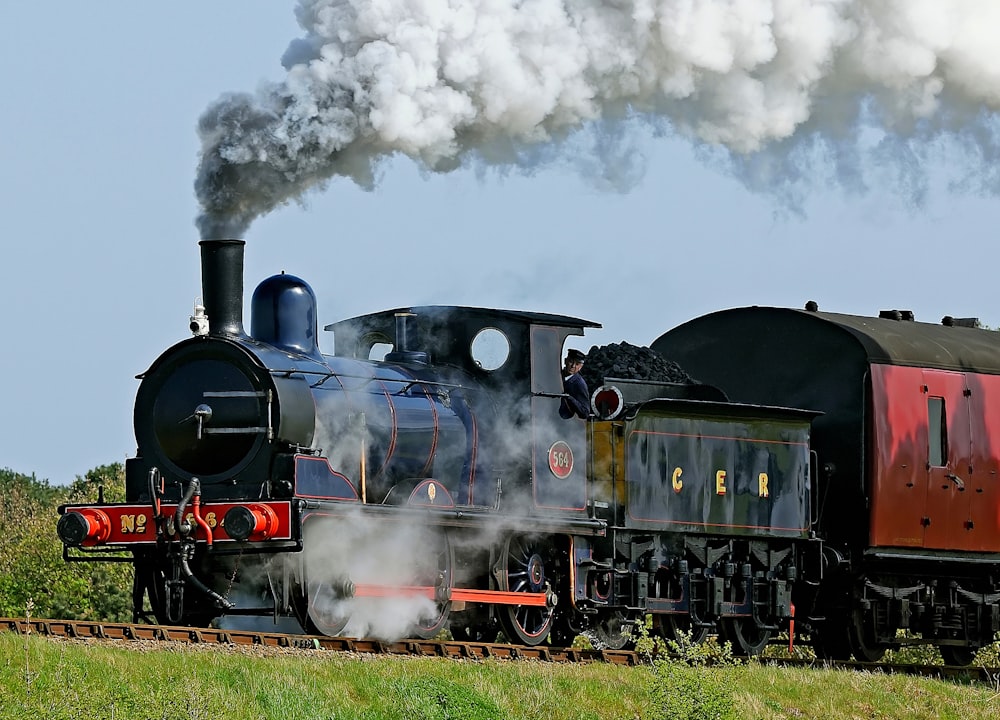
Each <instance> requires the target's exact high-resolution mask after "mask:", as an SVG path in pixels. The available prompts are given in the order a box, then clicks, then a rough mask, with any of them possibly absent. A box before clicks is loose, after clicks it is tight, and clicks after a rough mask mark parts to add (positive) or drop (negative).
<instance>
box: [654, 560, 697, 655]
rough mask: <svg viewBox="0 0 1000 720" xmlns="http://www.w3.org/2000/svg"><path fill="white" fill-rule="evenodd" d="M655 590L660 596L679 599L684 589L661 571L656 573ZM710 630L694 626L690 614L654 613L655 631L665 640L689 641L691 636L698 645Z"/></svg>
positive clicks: (657, 595)
mask: <svg viewBox="0 0 1000 720" xmlns="http://www.w3.org/2000/svg"><path fill="white" fill-rule="evenodd" d="M653 592H655V593H656V597H658V598H673V599H677V598H679V597H680V596H681V593H682V592H683V591H682V590H681V588H680V585H679V584H678V583H677V581H676V580H674V579H672V578H671V577H670V576H669V575H667V573H665V572H663V571H660V572H659V573H657V575H656V584H655V585H654V587H653ZM708 630H709V629H708V628H707V627H692V626H691V616H690V615H681V614H679V613H654V615H653V632H654V633H655V634H657V635H659V636H660V637H662V638H663V639H664V640H673V641H675V642H687V640H688V638H690V641H691V643H692V644H694V645H697V644H699V643H702V642H704V641H705V638H707V637H708Z"/></svg>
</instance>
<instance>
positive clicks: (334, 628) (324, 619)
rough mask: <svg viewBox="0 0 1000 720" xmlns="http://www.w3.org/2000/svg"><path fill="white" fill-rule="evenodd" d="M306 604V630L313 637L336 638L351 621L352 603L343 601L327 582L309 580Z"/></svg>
mask: <svg viewBox="0 0 1000 720" xmlns="http://www.w3.org/2000/svg"><path fill="white" fill-rule="evenodd" d="M306 603H307V605H306V608H307V609H306V614H305V615H306V616H305V629H306V631H307V632H309V633H312V634H313V635H329V636H331V637H336V636H337V635H340V633H342V632H343V631H344V628H345V627H347V623H348V621H349V620H350V619H351V614H350V611H349V609H348V606H349V605H350V601H349V600H345V599H343V598H342V596H341V594H340V593H339V592H337V591H336V590H335V589H334V588H333V587H332V586H331V585H330V583H328V582H326V581H325V580H309V582H308V584H307V586H306Z"/></svg>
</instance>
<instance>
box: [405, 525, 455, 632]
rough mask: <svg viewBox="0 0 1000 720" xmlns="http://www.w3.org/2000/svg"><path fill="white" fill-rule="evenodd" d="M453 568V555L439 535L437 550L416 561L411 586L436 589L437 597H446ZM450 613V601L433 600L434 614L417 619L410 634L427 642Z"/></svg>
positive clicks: (444, 539) (448, 544)
mask: <svg viewBox="0 0 1000 720" xmlns="http://www.w3.org/2000/svg"><path fill="white" fill-rule="evenodd" d="M454 566H455V555H454V552H453V551H452V549H451V543H450V542H448V536H447V535H439V536H438V539H437V550H436V552H431V553H429V554H428V555H425V556H422V558H421V559H420V560H419V561H418V567H417V568H416V570H415V574H414V578H413V584H414V585H418V586H430V587H436V588H438V591H439V597H442V598H443V597H447V595H446V593H447V591H448V589H449V588H451V584H452V583H451V581H452V576H453V572H454ZM450 612H451V601H450V600H441V599H437V598H435V600H434V612H433V613H431V614H429V615H427V616H424V617H420V618H418V619H417V621H416V622H415V623H414V624H413V626H412V627H411V628H410V632H411V633H412V634H413V635H414V636H415V637H418V638H422V639H424V640H428V639H430V638H432V637H434V636H435V635H437V634H438V633H439V632H441V629H442V628H443V627H444V626H445V624H446V623H447V622H448V615H449V614H450Z"/></svg>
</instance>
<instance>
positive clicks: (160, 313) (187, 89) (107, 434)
mask: <svg viewBox="0 0 1000 720" xmlns="http://www.w3.org/2000/svg"><path fill="white" fill-rule="evenodd" d="M294 8H295V3H293V2H291V1H290V0H285V1H279V0H268V1H265V0H212V1H211V2H207V3H206V2H192V1H190V0H177V1H176V2H173V3H166V4H162V3H161V4H157V5H150V4H147V3H135V2H123V1H121V0H106V1H105V2H99V3H86V4H85V3H73V2H56V3H33V2H24V1H23V0H22V1H19V2H18V1H11V2H6V3H4V4H3V5H2V7H0V38H2V40H0V60H2V63H3V66H4V67H5V68H7V72H6V73H5V82H4V85H3V112H2V113H0V138H2V141H0V191H2V192H0V197H2V198H3V199H4V202H3V206H2V210H0V239H2V251H0V264H2V268H3V270H4V274H3V275H4V278H3V280H2V281H0V299H2V301H3V307H4V310H5V319H6V321H7V322H6V323H5V327H6V332H5V333H4V336H5V339H4V341H3V351H2V352H0V370H2V372H0V377H2V380H0V382H2V388H3V404H2V407H3V409H4V412H3V413H2V416H0V417H2V419H0V467H7V468H10V469H13V470H15V471H17V472H22V473H29V474H30V473H36V474H37V475H38V476H39V477H40V478H46V479H48V480H50V481H51V482H53V483H56V484H63V483H67V482H69V481H71V480H72V479H73V478H74V477H75V476H76V475H82V474H84V473H85V472H86V471H87V470H88V469H90V468H92V467H95V466H97V465H101V464H105V463H111V462H120V461H124V460H125V458H126V457H129V456H131V455H133V454H134V453H135V440H134V436H133V433H132V407H133V401H134V397H135V391H136V389H137V387H138V381H137V380H135V375H137V374H139V373H141V372H142V371H144V370H145V369H146V368H147V367H148V366H149V365H150V364H151V363H152V362H153V361H154V360H155V359H156V357H157V356H158V355H159V354H160V353H161V352H162V351H164V350H165V349H166V348H168V347H169V346H170V345H171V344H173V343H175V342H177V341H180V340H182V339H184V338H185V337H187V336H188V330H187V325H188V316H189V315H190V314H191V311H192V306H193V304H194V301H195V298H196V297H198V296H199V295H200V292H201V289H200V270H199V254H198V245H197V243H198V240H199V236H198V232H197V230H196V228H195V226H194V218H195V216H196V214H197V212H198V205H197V202H196V200H195V196H194V191H193V182H194V177H195V168H196V165H197V161H198V153H199V148H200V143H199V139H198V137H197V134H196V124H197V121H198V118H199V116H200V115H201V113H202V112H203V110H204V109H205V108H206V107H207V106H208V105H209V103H211V102H212V101H213V100H215V99H216V98H217V97H219V96H220V95H221V94H222V93H225V92H230V91H253V90H254V89H255V88H256V87H257V85H258V84H259V83H260V82H261V81H264V80H271V81H281V80H282V79H283V78H284V76H285V70H284V69H283V68H282V66H281V63H280V60H281V57H282V55H283V53H284V52H285V49H286V48H287V47H288V45H289V43H290V42H291V41H292V40H293V39H295V38H297V37H300V36H301V35H302V30H301V29H300V28H299V27H298V25H297V24H296V20H295V15H294ZM994 37H995V35H994ZM625 136H626V137H627V138H628V139H629V141H630V142H633V143H634V144H635V146H636V148H637V149H638V150H639V151H640V152H641V159H642V164H643V165H644V166H645V172H644V173H643V174H641V176H639V179H638V181H637V182H636V183H635V184H634V187H632V188H631V189H630V190H628V191H627V192H619V191H612V190H604V189H600V188H598V187H596V186H595V185H597V184H598V183H594V182H593V181H592V180H591V179H590V178H588V177H587V175H588V173H587V172H586V171H585V172H584V173H583V174H581V172H580V171H579V169H578V168H579V164H580V163H579V162H578V161H579V159H580V158H567V157H565V155H566V154H567V153H565V152H564V153H563V160H562V161H559V162H555V163H547V164H545V165H544V166H542V167H540V168H538V169H536V170H535V171H533V172H528V171H525V170H523V169H518V170H512V171H508V172H497V171H486V172H477V171H476V170H474V169H469V168H459V169H457V170H454V171H452V172H449V173H444V174H435V173H429V172H427V171H425V170H423V169H421V167H420V166H418V164H416V163H415V162H414V161H412V160H410V159H408V158H405V157H398V158H396V159H393V160H391V161H390V162H388V163H386V164H385V165H384V166H383V167H382V170H381V173H380V177H379V182H378V183H377V185H376V187H375V189H374V190H372V191H365V190H362V189H360V188H358V187H357V186H356V185H354V184H352V183H351V182H350V181H348V180H345V179H336V180H334V181H332V182H330V183H329V185H328V186H327V187H326V188H324V189H320V190H317V191H313V192H310V193H309V194H308V195H307V196H306V199H305V203H304V204H302V205H300V204H294V203H293V204H290V205H287V206H284V207H280V208H278V209H277V210H275V211H274V212H272V213H270V214H268V215H266V216H264V217H263V218H261V219H259V220H258V221H256V222H255V223H254V224H253V225H252V226H251V227H250V229H249V231H248V232H247V233H246V235H245V238H244V239H245V240H246V241H247V246H246V277H245V280H246V286H245V299H246V301H247V303H248V302H249V298H250V295H251V293H252V290H253V288H254V287H255V285H256V284H257V283H258V282H259V281H260V280H262V279H264V278H265V277H267V276H268V275H271V274H273V273H277V272H281V271H282V270H284V271H286V272H288V273H292V274H295V275H299V276H300V277H302V278H304V279H305V280H307V281H308V282H309V283H311V285H312V286H313V288H314V290H315V291H316V294H317V296H318V298H319V308H320V324H321V326H322V325H324V324H327V323H330V322H334V321H337V320H341V319H343V318H346V317H350V316H352V315H356V314H362V313H368V312H374V311H378V310H383V309H387V308H392V307H397V306H406V305H423V304H463V305H475V306H488V307H505V308H511V309H525V310H536V311H542V312H551V313H561V314H566V315H573V316H577V317H581V318H585V319H588V320H593V321H596V322H599V323H601V324H602V325H603V329H601V330H597V331H591V332H589V333H588V335H587V336H586V337H584V338H579V339H576V341H575V342H574V343H573V344H574V345H575V346H577V347H580V348H581V349H583V350H585V351H586V350H587V349H589V348H590V346H591V345H595V344H596V345H602V344H606V343H610V342H618V341H623V340H624V341H627V342H630V343H633V344H636V345H648V344H649V343H651V342H652V341H653V340H655V339H656V338H657V337H658V336H659V335H660V334H661V333H662V332H664V331H666V330H667V329H669V328H671V327H673V326H675V325H677V324H679V323H681V322H684V321H686V320H688V319H690V318H692V317H696V316H698V315H700V314H703V313H706V312H710V311H713V310H718V309H724V308H729V307H736V306H743V305H778V306H788V307H801V306H803V305H804V304H805V302H806V301H807V300H815V301H817V302H818V303H819V306H820V308H821V309H822V310H828V311H833V312H845V313H856V314H865V315H875V314H877V313H878V311H879V310H880V309H888V308H900V309H903V308H905V309H912V310H913V311H914V312H915V314H916V317H917V319H918V320H924V321H929V322H938V321H940V319H941V317H942V316H943V315H953V316H956V317H968V316H975V317H979V318H981V319H982V320H983V321H984V322H985V323H987V324H989V325H991V326H994V327H996V326H1000V307H998V299H1000V290H998V287H1000V285H998V282H997V280H996V276H997V274H998V270H1000V262H998V257H997V255H998V253H997V250H996V227H997V225H998V220H1000V204H998V200H997V198H996V197H995V196H993V195H988V196H979V195H977V194H975V193H964V194H963V193H952V192H948V190H947V189H946V188H945V187H944V181H943V180H940V181H939V180H938V179H939V178H944V177H946V176H953V175H955V174H961V168H960V167H959V168H956V167H949V166H948V164H947V162H945V164H944V165H943V166H941V167H937V166H933V167H930V168H928V170H929V172H930V175H931V177H932V182H931V192H930V194H929V196H928V197H927V199H926V200H925V201H924V202H923V203H922V204H919V205H916V204H913V203H910V202H908V201H907V200H906V199H905V198H903V197H901V195H900V194H899V193H897V192H894V191H885V190H882V189H881V188H879V187H878V186H873V187H871V188H869V189H868V190H867V191H866V192H863V193H846V192H843V191H841V190H839V189H838V188H836V187H826V186H824V185H822V184H821V185H820V186H818V187H817V188H813V189H812V190H811V191H810V192H808V193H807V195H806V200H805V202H804V204H803V207H802V208H801V213H800V214H795V213H789V212H787V210H786V209H784V208H783V207H782V206H781V205H780V203H779V202H778V201H777V200H775V198H774V197H773V196H769V195H766V194H761V193H755V192H751V191H750V190H748V189H747V187H746V186H745V185H744V184H743V183H741V182H740V181H739V180H737V179H735V178H734V177H733V176H732V175H731V174H729V173H728V172H727V171H726V170H724V169H723V168H722V167H721V166H720V164H719V163H714V162H706V161H705V160H703V159H702V158H703V156H704V155H705V153H704V152H702V151H701V150H699V146H697V145H696V144H694V143H693V142H692V141H690V140H685V139H683V138H680V137H677V136H676V135H670V134H668V136H666V137H660V136H657V134H656V133H653V132H650V131H648V130H646V129H644V127H643V126H641V125H639V124H638V123H632V124H631V125H630V126H629V128H627V129H626V134H625ZM702 149H703V148H702ZM584 160H587V158H584ZM595 163H596V161H592V162H590V165H591V166H592V167H594V168H596V167H597V165H596V164H595ZM594 174H597V170H596V169H595V170H594ZM245 320H246V324H247V326H248V327H249V317H247V318H245ZM321 347H322V348H323V349H324V350H325V351H329V350H330V347H329V345H328V344H323V342H322V341H321ZM688 370H689V371H690V372H691V373H692V374H693V375H697V371H696V369H690V368H689V369H688Z"/></svg>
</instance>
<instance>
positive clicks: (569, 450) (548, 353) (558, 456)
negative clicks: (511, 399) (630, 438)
mask: <svg viewBox="0 0 1000 720" xmlns="http://www.w3.org/2000/svg"><path fill="white" fill-rule="evenodd" d="M565 337H566V331H565V329H563V328H553V327H547V326H544V325H534V326H532V328H531V435H532V460H531V470H532V479H533V483H532V484H533V489H534V497H535V505H538V506H541V507H546V508H553V509H560V510H576V511H582V510H586V508H587V421H586V420H582V419H580V418H575V417H574V418H570V419H568V420H565V419H563V418H561V417H559V403H560V397H559V396H560V395H561V394H562V391H563V386H562V344H563V340H564V339H565Z"/></svg>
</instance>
